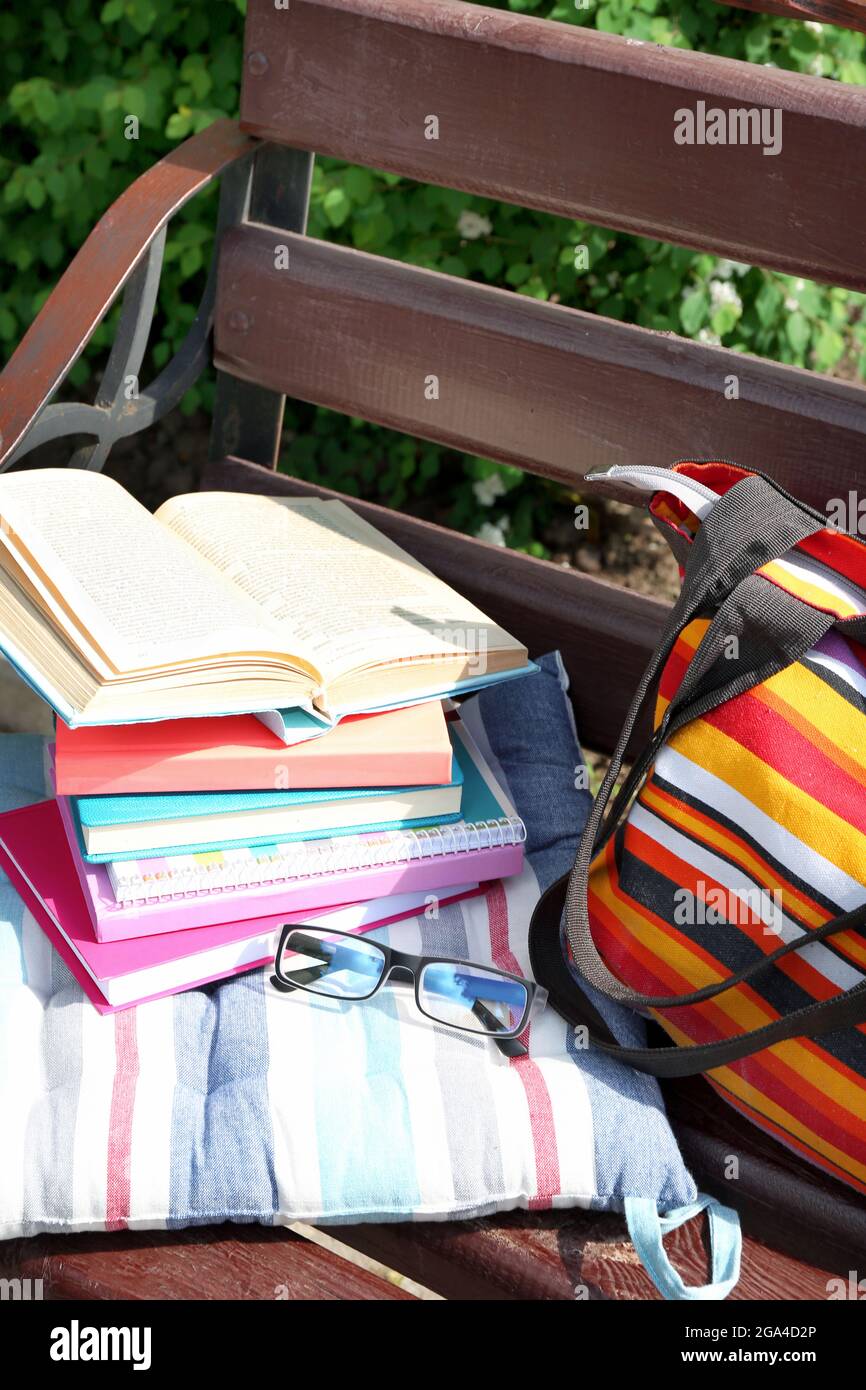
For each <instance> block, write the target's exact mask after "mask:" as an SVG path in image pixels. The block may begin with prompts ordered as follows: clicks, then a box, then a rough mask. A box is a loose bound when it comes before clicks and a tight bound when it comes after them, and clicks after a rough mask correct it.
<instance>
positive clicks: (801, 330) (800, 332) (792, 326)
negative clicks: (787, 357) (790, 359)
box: [785, 309, 812, 357]
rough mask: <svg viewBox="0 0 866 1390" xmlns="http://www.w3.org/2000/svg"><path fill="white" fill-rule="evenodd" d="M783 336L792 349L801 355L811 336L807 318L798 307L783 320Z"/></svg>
mask: <svg viewBox="0 0 866 1390" xmlns="http://www.w3.org/2000/svg"><path fill="white" fill-rule="evenodd" d="M785 336H786V338H787V339H788V342H789V343H790V344H791V347H792V348H793V349H794V351H795V352H796V353H797V354H798V355H799V356H801V357H802V355H803V354H804V353H805V351H806V349H807V347H808V346H809V341H810V339H811V337H812V330H811V328H810V326H809V320H808V319H807V318H806V315H805V314H801V313H800V310H799V309H795V310H794V312H793V313H792V314H790V315H789V316H788V318H787V319H786V320H785Z"/></svg>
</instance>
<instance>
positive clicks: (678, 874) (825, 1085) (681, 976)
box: [589, 498, 866, 1193]
mask: <svg viewBox="0 0 866 1390" xmlns="http://www.w3.org/2000/svg"><path fill="white" fill-rule="evenodd" d="M670 501H671V499H670V498H668V499H667V500H666V510H667V511H668V515H666V516H665V519H666V520H669V522H670V523H671V524H675V525H677V526H678V527H679V528H681V529H682V530H683V531H684V532H688V531H691V530H692V527H690V526H689V525H688V524H687V522H686V521H685V518H684V516H683V514H682V512H680V514H679V515H678V516H675V515H673V514H671V509H670V507H669V506H668V504H669V503H670ZM654 509H655V504H654ZM848 539H849V538H847V537H844V536H841V535H840V536H838V537H836V540H838V541H841V542H845V541H847V540H848ZM832 543H833V544H835V541H833V542H832ZM822 544H823V540H822V537H821V536H818V537H815V538H813V539H812V541H811V542H810V543H809V547H810V548H811V549H812V551H813V553H814V552H815V550H816V549H818V548H820V546H821V545H822ZM855 544H856V543H855ZM857 550H858V562H860V560H861V556H862V553H863V551H864V548H863V547H861V546H859V545H858V546H857ZM843 558H844V555H843ZM822 564H823V565H824V566H826V564H827V558H826V547H825V552H824V556H823V561H822ZM769 569H772V570H773V573H769V572H768V573H766V575H765V577H766V578H767V580H768V581H769V582H772V583H778V584H781V585H782V587H785V588H788V589H789V591H790V592H793V593H795V594H796V596H797V597H798V598H802V599H805V601H806V602H808V603H811V604H813V605H814V606H816V607H821V608H824V609H825V611H830V612H836V613H837V615H838V616H839V617H847V616H849V611H847V610H846V603H847V599H846V596H845V593H844V586H843V588H842V589H839V592H836V587H837V586H835V585H834V583H833V582H830V583H829V586H828V585H827V584H825V583H824V580H825V579H826V573H824V574H823V577H822V576H819V577H818V584H819V588H818V589H815V588H812V589H811V590H809V584H810V582H811V581H810V580H808V579H806V580H804V578H803V572H802V570H797V571H796V572H794V573H791V572H790V571H789V570H788V569H786V567H785V562H779V563H778V564H777V565H775V566H772V567H768V570H769ZM837 572H838V571H837ZM843 577H844V576H843ZM830 578H831V581H832V576H831V577H830ZM857 579H859V575H858V576H857ZM822 585H823V587H821V586H822ZM807 590H808V592H807ZM840 595H841V597H840ZM861 611H862V610H861ZM706 627H707V621H706V620H697V621H694V622H692V623H691V624H690V625H689V626H688V627H686V628H685V629H684V631H683V632H682V634H681V636H680V638H679V640H678V641H677V643H676V645H675V647H674V650H673V651H672V653H671V655H670V657H669V659H668V661H667V664H666V666H665V669H664V673H663V676H662V679H661V682H660V687H659V693H658V701H657V708H656V719H657V721H658V720H659V719H660V718H661V715H662V712H663V711H664V709H665V707H666V705H667V703H668V702H669V701H670V699H671V698H672V696H673V694H674V693H675V691H676V689H677V687H678V685H679V683H680V681H681V680H682V677H683V674H684V672H685V670H686V669H687V667H688V664H689V662H690V660H691V658H692V656H693V655H694V652H695V650H696V647H697V645H698V643H699V641H700V639H701V637H702V635H703V633H704V631H705V630H706ZM864 883H866V649H864V648H863V647H861V646H860V645H859V644H858V643H855V642H853V641H851V640H848V639H846V638H845V637H844V636H843V635H842V634H841V632H840V631H839V630H838V629H835V630H832V631H831V632H830V633H829V634H828V635H827V636H826V637H824V638H822V640H821V641H820V642H819V643H818V644H817V645H816V646H815V647H814V648H813V649H812V650H811V651H810V652H808V653H807V655H806V656H805V657H804V658H803V659H802V660H801V661H799V662H797V663H795V664H794V665H792V666H789V667H788V668H787V669H786V670H784V671H782V672H780V673H779V674H778V675H775V676H773V677H772V678H771V679H769V680H767V681H766V682H764V683H763V684H761V685H757V686H756V687H754V688H753V689H752V690H749V691H748V692H746V693H745V694H741V695H739V696H737V697H736V698H734V699H732V700H729V701H728V702H727V703H725V704H723V705H721V706H719V707H718V708H716V709H714V710H712V711H711V712H710V713H708V714H707V715H705V716H704V717H702V718H700V719H697V720H694V721H692V722H691V723H689V724H687V725H686V726H685V727H683V728H681V729H679V730H678V731H677V732H675V733H674V734H673V735H672V736H671V737H670V738H669V740H668V741H667V743H666V744H665V746H664V747H663V749H662V751H661V752H660V753H659V755H658V757H657V759H656V762H655V764H654V766H653V768H652V771H651V773H650V775H649V777H648V779H647V781H646V783H645V784H644V787H643V789H642V791H641V793H640V795H639V796H638V798H637V800H636V801H635V803H634V804H633V806H632V808H631V810H630V813H629V816H628V819H627V821H626V823H625V824H624V825H623V826H622V827H621V828H620V830H619V831H618V832H617V834H616V835H615V836H614V837H613V838H612V839H611V841H610V842H609V843H608V844H607V846H606V847H605V849H604V850H602V851H601V852H600V853H599V855H598V856H597V857H596V860H595V862H594V864H593V866H592V870H591V873H590V880H589V913H590V923H591V927H592V934H593V939H594V941H595V944H596V946H597V947H598V949H599V951H600V952H601V954H602V955H603V956H604V958H605V961H606V962H607V964H608V966H609V968H610V969H611V970H612V971H613V972H614V974H615V975H617V977H618V978H619V979H620V980H622V981H623V982H624V983H626V984H627V985H629V986H630V987H631V988H632V989H634V990H636V991H639V992H640V993H642V994H650V995H673V994H686V993H690V992H692V991H695V990H697V989H700V988H703V987H704V986H706V985H708V984H712V983H714V982H716V981H718V980H721V979H724V978H726V977H727V976H729V975H730V974H731V973H733V972H736V971H738V970H740V969H742V968H743V967H744V966H746V965H748V964H750V963H751V962H752V961H753V960H755V959H756V958H757V955H756V953H759V952H762V953H763V954H764V955H769V954H770V952H772V951H773V950H775V949H776V948H777V947H778V946H779V945H781V944H782V943H783V942H787V941H789V940H792V939H794V938H796V937H799V936H804V935H807V934H808V933H809V932H810V931H812V930H814V929H815V928H816V927H818V926H820V925H821V924H822V923H823V922H825V921H827V920H828V919H829V918H832V917H836V916H838V915H839V914H840V913H843V912H847V911H849V910H851V909H852V908H854V907H857V906H859V905H861V904H862V903H863V901H864V899H866V887H864ZM864 974H866V936H864V934H863V933H862V932H860V931H848V932H845V933H840V934H838V935H835V936H832V937H828V938H827V939H826V940H824V941H818V942H813V943H811V944H809V945H806V946H805V947H804V948H803V949H802V950H799V951H797V952H796V953H792V954H789V955H788V956H786V957H784V958H782V959H781V960H780V961H779V962H778V964H777V965H774V966H773V967H770V968H769V969H768V970H767V971H766V972H764V973H763V974H761V975H759V976H758V977H757V979H756V980H755V982H754V983H752V984H750V985H740V986H738V987H735V988H733V989H731V990H729V991H726V992H724V993H722V994H720V995H719V996H717V997H716V998H713V999H712V1000H709V1001H707V1002H705V1003H703V1004H700V1005H696V1006H690V1007H681V1008H675V1009H665V1010H664V1011H660V1012H659V1013H658V1014H657V1017H658V1019H659V1022H660V1023H661V1024H662V1026H663V1027H664V1028H665V1030H666V1031H667V1033H668V1034H669V1036H670V1037H671V1038H672V1039H673V1040H674V1041H675V1042H677V1043H680V1044H686V1043H711V1042H717V1041H720V1040H722V1039H725V1038H729V1037H731V1036H734V1035H737V1034H739V1033H742V1032H744V1031H747V1030H750V1029H753V1028H757V1027H760V1026H761V1025H763V1024H765V1023H769V1022H771V1021H772V1020H774V1019H777V1018H779V1017H781V1016H785V1015H788V1014H790V1013H792V1012H793V1011H794V1010H796V1009H799V1008H802V1007H803V1006H804V1005H807V1004H809V1003H811V1002H812V1001H814V1000H824V999H829V998H831V997H832V996H834V995H836V994H839V993H841V992H843V991H845V990H848V989H850V988H851V987H852V986H854V985H856V984H858V983H859V982H860V981H861V980H862V979H863V977H864ZM709 1080H710V1081H711V1082H712V1084H713V1085H714V1086H715V1088H716V1089H717V1090H718V1091H719V1092H720V1093H721V1094H722V1095H723V1096H724V1098H725V1099H726V1100H728V1101H729V1102H730V1103H731V1104H732V1105H734V1106H735V1107H736V1108H737V1109H738V1110H740V1111H742V1112H743V1113H744V1114H745V1115H747V1116H748V1117H749V1118H750V1119H751V1120H753V1121H754V1122H755V1123H757V1124H758V1125H759V1126H761V1127H762V1128H763V1129H765V1130H766V1131H768V1132H769V1133H771V1134H773V1135H775V1136H776V1137H777V1138H778V1139H780V1140H781V1141H782V1142H784V1143H785V1144H787V1145H788V1146H789V1147H790V1148H792V1149H794V1150H796V1151H797V1152H799V1153H800V1154H802V1155H804V1156H805V1157H807V1158H808V1159H810V1160H811V1161H812V1162H814V1163H816V1164H818V1165H820V1166H821V1167H822V1168H824V1169H825V1170H827V1171H829V1172H831V1173H833V1174H834V1175H836V1176H837V1177H839V1178H841V1179H843V1180H844V1181H846V1182H848V1183H850V1184H851V1185H853V1186H854V1187H855V1188H857V1189H858V1190H859V1191H861V1192H864V1193H866V1024H864V1025H861V1026H860V1027H859V1028H849V1029H845V1030H840V1031H838V1032H834V1033H829V1034H825V1035H823V1036H821V1037H820V1038H818V1039H813V1040H809V1039H804V1038H795V1039H792V1040H790V1041H788V1042H783V1043H780V1044H777V1045H776V1046H773V1047H769V1048H765V1049H763V1050H762V1051H760V1052H757V1053H755V1054H754V1055H752V1056H750V1057H747V1058H745V1059H743V1060H742V1061H739V1062H735V1063H733V1064H732V1065H729V1066H725V1067H720V1068H718V1069H717V1070H715V1071H713V1072H711V1073H709Z"/></svg>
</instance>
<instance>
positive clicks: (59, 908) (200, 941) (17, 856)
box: [0, 801, 482, 1013]
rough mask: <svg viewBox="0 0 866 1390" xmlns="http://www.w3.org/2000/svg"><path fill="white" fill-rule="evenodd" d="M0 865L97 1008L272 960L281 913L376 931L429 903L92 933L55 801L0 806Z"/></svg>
mask: <svg viewBox="0 0 866 1390" xmlns="http://www.w3.org/2000/svg"><path fill="white" fill-rule="evenodd" d="M0 868H2V869H3V870H5V872H6V873H7V874H8V876H9V879H10V881H11V882H12V885H13V887H14V888H15V889H16V890H17V892H18V893H19V894H20V896H21V898H22V899H23V901H24V903H25V905H26V906H27V907H28V908H29V910H30V912H32V914H33V916H34V917H35V919H36V921H37V922H38V923H39V925H40V927H41V928H42V930H43V931H44V932H45V935H46V936H47V937H48V940H49V941H50V942H51V944H52V946H53V947H54V948H55V950H56V951H57V952H58V953H59V954H60V956H61V957H62V959H63V960H64V961H65V963H66V965H67V966H68V967H69V970H70V972H71V973H72V975H73V976H74V978H75V979H76V980H77V981H78V983H79V984H80V985H81V986H82V988H83V990H84V992H85V994H86V995H87V997H88V999H89V1000H90V1001H91V1003H92V1004H93V1005H94V1006H95V1008H97V1009H98V1010H99V1012H100V1013H113V1012H115V1011H116V1010H117V1009H124V1008H129V1007H131V1006H132V1005H133V1004H142V1003H145V1002H147V1001H148V1000H150V999H159V998H162V997H164V996H165V995H168V994H176V993H178V992H180V991H181V990H184V989H192V988H194V987H195V986H196V985H202V984H207V983H209V982H210V981H212V980H219V979H225V978H226V977H227V976H230V975H237V974H240V973H241V972H242V971H245V970H252V969H253V968H254V967H256V966H263V965H268V964H269V963H270V962H271V961H272V960H273V958H274V950H275V947H276V934H277V932H278V930H279V928H280V927H281V926H282V925H283V923H285V922H287V921H304V922H308V923H310V922H314V921H315V922H319V923H320V924H321V925H327V926H329V927H331V928H333V929H334V930H335V931H372V930H373V929H374V928H375V927H382V926H387V925H388V924H389V923H390V922H395V921H399V920H400V919H401V918H405V917H414V916H416V915H417V913H418V912H419V911H420V912H423V911H424V906H425V902H424V895H423V894H419V893H417V892H416V893H412V894H405V895H399V896H395V897H391V898H385V899H377V900H375V901H370V902H365V903H348V904H344V905H342V906H340V907H336V908H333V909H332V910H331V911H329V912H327V913H320V914H317V915H311V914H310V913H309V912H304V911H296V912H294V913H288V912H286V911H279V912H273V913H272V914H270V915H268V916H262V917H252V918H247V919H246V920H244V921H229V922H224V923H222V924H220V925H218V926H209V927H202V926H198V927H190V928H188V929H187V930H183V931H171V932H164V933H161V934H151V935H149V936H145V937H141V938H137V939H134V940H127V941H108V942H106V941H97V940H96V937H95V936H94V933H93V927H92V924H91V921H90V914H89V913H88V910H87V905H86V903H85V900H84V894H83V893H82V889H81V884H80V882H79V879H78V876H77V874H76V872H75V869H74V867H73V864H72V860H71V858H70V855H69V849H68V846H67V842H66V836H65V834H64V831H63V825H62V823H61V820H60V814H59V811H58V806H57V802H56V801H40V802H38V803H37V804H36V805H35V806H25V807H23V808H21V809H20V810H17V811H7V812H6V813H5V814H4V815H0ZM481 891H482V890H481V888H480V886H479V885H478V884H464V885H462V886H457V887H456V888H455V889H454V890H453V891H451V890H449V893H448V896H445V895H442V896H440V897H439V899H438V902H439V905H440V906H445V905H446V904H447V903H449V902H456V901H458V900H460V899H462V898H466V897H472V896H475V895H476V894H478V893H479V892H481ZM223 902H224V903H227V902H228V895H226V897H224V899H223Z"/></svg>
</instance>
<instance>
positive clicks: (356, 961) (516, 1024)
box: [271, 925, 547, 1057]
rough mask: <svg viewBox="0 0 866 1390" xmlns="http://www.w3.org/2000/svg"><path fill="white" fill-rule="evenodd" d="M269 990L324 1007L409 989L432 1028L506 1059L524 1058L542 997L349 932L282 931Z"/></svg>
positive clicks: (508, 978) (504, 976) (497, 977)
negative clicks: (325, 1002) (487, 1042)
mask: <svg viewBox="0 0 866 1390" xmlns="http://www.w3.org/2000/svg"><path fill="white" fill-rule="evenodd" d="M274 969H275V972H276V973H275V974H274V975H272V976H271V984H272V985H274V986H275V987H276V988H277V989H279V990H283V991H284V992H290V991H291V990H295V989H303V990H306V991H307V992H308V993H310V994H320V995H327V996H328V997H329V998H331V999H343V1000H347V1001H348V1000H354V1001H357V1000H361V999H370V998H371V997H372V996H373V995H374V994H376V993H377V991H378V990H380V989H381V988H382V986H383V985H384V984H385V983H386V981H389V980H390V981H391V983H392V984H409V983H411V984H413V985H414V991H415V1003H416V1004H417V1006H418V1008H419V1010H420V1012H421V1013H422V1014H424V1015H425V1017H427V1018H430V1019H432V1020H433V1021H434V1022H435V1023H444V1024H447V1026H448V1027H449V1028H459V1029H460V1030H461V1031H462V1032H464V1033H478V1034H483V1035H484V1036H486V1037H489V1038H492V1039H493V1040H494V1042H495V1043H496V1044H497V1046H498V1047H499V1049H500V1051H501V1052H504V1053H505V1055H506V1056H507V1057H523V1056H525V1055H526V1051H527V1049H526V1047H525V1046H524V1045H523V1043H521V1042H519V1041H518V1038H519V1035H520V1034H521V1033H522V1032H523V1030H524V1028H525V1027H526V1026H527V1024H528V1023H529V1020H530V1018H531V1017H532V1016H533V1015H535V1014H536V1013H538V1012H540V1011H541V1010H542V1009H543V1008H544V1005H545V1003H546V1002H547V991H546V990H545V989H542V987H541V986H540V985H537V984H535V983H534V981H532V980H525V979H523V977H522V976H521V975H511V974H509V973H508V971H505V970H492V969H490V968H489V967H488V966H486V965H473V964H472V963H471V962H470V961H465V960H448V959H442V958H440V957H437V956H410V955H407V954H406V953H405V952H404V951H395V950H393V949H392V948H391V947H390V946H381V945H380V944H379V942H378V941H368V940H367V939H366V938H364V937H358V936H355V935H353V934H352V933H351V932H335V931H327V930H326V929H324V928H322V927H305V926H299V927H295V926H291V925H286V926H284V927H283V929H282V932H281V934H280V944H279V949H278V950H277V957H276V962H275V966H274Z"/></svg>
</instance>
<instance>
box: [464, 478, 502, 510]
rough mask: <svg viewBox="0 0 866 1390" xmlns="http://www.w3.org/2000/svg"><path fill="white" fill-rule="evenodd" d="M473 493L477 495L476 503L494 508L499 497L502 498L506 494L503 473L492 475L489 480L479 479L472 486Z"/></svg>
mask: <svg viewBox="0 0 866 1390" xmlns="http://www.w3.org/2000/svg"><path fill="white" fill-rule="evenodd" d="M472 491H473V492H474V493H475V499H476V501H478V502H480V503H481V505H482V507H492V506H493V503H494V502H495V501H496V499H497V497H501V496H502V494H503V492H506V491H507V489H506V486H505V483H504V482H503V480H502V474H501V473H491V474H490V476H489V477H487V478H478V479H476V481H475V482H474V483H473V484H472Z"/></svg>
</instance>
